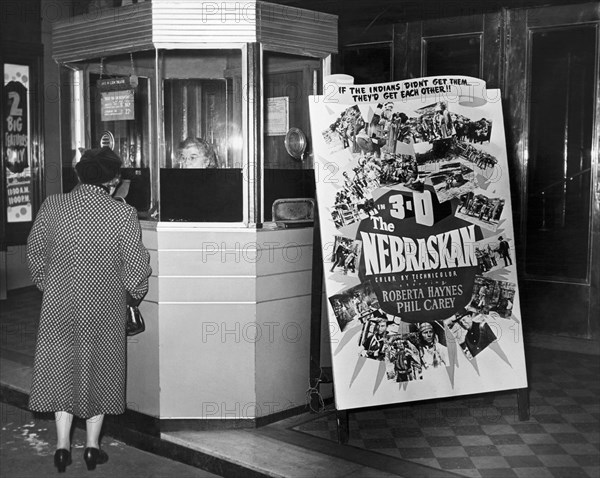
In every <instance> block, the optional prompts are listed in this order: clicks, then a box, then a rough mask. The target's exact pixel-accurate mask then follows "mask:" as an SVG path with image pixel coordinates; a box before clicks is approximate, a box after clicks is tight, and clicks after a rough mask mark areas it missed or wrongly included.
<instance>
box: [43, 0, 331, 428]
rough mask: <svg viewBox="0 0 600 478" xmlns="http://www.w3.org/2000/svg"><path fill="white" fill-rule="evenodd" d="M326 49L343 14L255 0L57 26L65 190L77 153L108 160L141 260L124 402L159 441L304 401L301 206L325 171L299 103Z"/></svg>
mask: <svg viewBox="0 0 600 478" xmlns="http://www.w3.org/2000/svg"><path fill="white" fill-rule="evenodd" d="M337 43H338V42H337V17H335V16H332V15H325V14H322V13H317V12H312V11H308V10H302V9H296V8H290V7H284V6H280V5H274V4H269V3H263V2H259V1H246V2H242V3H234V2H227V1H221V2H214V1H211V2H205V1H185V2H183V1H180V2H173V1H168V0H152V2H139V3H136V4H132V5H127V6H122V7H118V8H114V9H106V10H103V11H102V12H100V13H98V12H96V14H94V15H83V16H79V17H74V18H71V19H69V20H66V21H62V22H58V23H56V24H55V25H54V27H53V57H54V59H55V61H56V62H57V64H58V67H59V69H60V78H61V100H60V101H61V145H62V151H61V154H62V166H63V189H64V190H69V189H71V188H73V187H74V186H75V185H76V177H75V176H74V173H73V165H74V164H75V163H76V162H77V160H78V159H79V157H80V155H81V151H82V150H83V149H87V148H93V147H99V146H110V147H111V148H113V149H114V151H115V152H117V153H118V154H119V155H120V156H121V158H122V159H123V162H124V168H123V174H122V176H123V179H124V180H126V183H127V185H128V192H127V196H126V200H127V202H129V204H131V205H132V206H134V207H135V208H136V209H137V210H138V213H139V217H140V220H141V224H142V228H143V240H144V244H145V245H146V247H148V249H149V250H150V252H151V257H152V270H153V273H152V277H151V283H150V291H149V293H148V295H147V297H146V298H145V300H144V302H143V303H142V305H141V310H142V313H143V315H144V318H145V320H146V323H147V328H146V331H145V332H144V333H143V334H141V335H139V336H136V337H133V338H130V341H129V356H128V360H129V376H128V391H127V392H128V393H127V399H128V409H129V410H131V411H134V412H139V413H141V414H143V415H145V416H148V417H150V418H152V419H156V420H158V421H159V422H160V424H161V425H160V426H161V429H167V428H169V427H176V426H179V425H182V426H183V425H184V424H185V423H187V422H193V421H199V420H202V421H207V420H214V419H216V420H223V419H227V420H235V421H236V423H237V422H239V423H242V424H250V425H252V424H260V423H261V421H262V422H267V421H272V420H274V419H277V418H278V417H282V416H284V415H286V414H290V413H293V412H294V411H295V410H300V409H301V408H302V407H303V406H304V405H305V403H306V390H307V387H308V374H309V337H310V315H311V269H312V267H311V265H312V239H313V229H312V224H311V223H310V219H311V216H310V201H302V200H304V199H309V198H314V183H315V176H317V180H318V179H319V175H320V176H323V177H326V175H327V171H315V170H314V168H313V158H312V154H311V148H310V146H311V140H310V133H309V129H310V128H309V116H308V95H311V94H321V93H322V84H323V81H322V79H323V77H324V75H327V74H328V73H329V70H330V61H331V60H330V58H331V57H330V55H331V54H333V53H336V51H337ZM190 148H191V149H192V150H193V149H194V148H196V150H195V151H196V152H195V153H193V152H192V153H190V152H189V150H190ZM198 151H200V153H199V152H198ZM198 155H201V156H202V159H201V160H198V158H197V157H195V156H198ZM321 179H322V178H321ZM286 198H287V199H288V200H289V203H290V204H291V205H292V206H293V207H289V208H287V209H286V208H285V207H283V210H282V211H283V212H282V213H281V215H280V212H277V211H276V217H273V215H272V212H273V204H274V203H275V202H276V201H277V200H282V199H283V200H285V199H286ZM277 204H281V201H278V202H277ZM298 205H300V206H298ZM284 206H285V201H284ZM298 207H299V208H300V210H302V211H304V212H302V213H300V215H298ZM305 213H306V214H305ZM286 214H287V216H286ZM303 214H305V216H303ZM274 219H275V220H274ZM291 226H296V227H291ZM115 233H116V234H117V233H118V231H115Z"/></svg>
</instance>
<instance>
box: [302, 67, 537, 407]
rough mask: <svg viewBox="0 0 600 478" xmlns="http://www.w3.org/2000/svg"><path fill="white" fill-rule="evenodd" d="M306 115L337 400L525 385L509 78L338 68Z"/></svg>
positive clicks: (371, 400) (403, 398) (367, 401)
mask: <svg viewBox="0 0 600 478" xmlns="http://www.w3.org/2000/svg"><path fill="white" fill-rule="evenodd" d="M343 76H344V77H345V75H343ZM344 79H345V78H344ZM310 115H311V128H312V138H313V142H314V152H315V169H317V174H316V177H317V198H318V203H319V217H320V227H321V237H322V244H323V257H324V261H325V285H326V293H327V298H328V312H329V322H330V330H331V351H332V360H333V375H334V386H335V399H336V406H337V408H338V409H349V408H357V407H364V406H373V405H382V404H389V403H399V402H408V401H414V400H422V399H430V398H438V397H447V396H453V395H464V394H472V393H481V392H490V391H496V390H506V389H516V388H523V387H526V386H527V380H526V373H525V357H524V351H523V340H522V326H521V314H520V309H519V294H518V285H517V274H516V265H515V254H514V232H513V223H512V217H511V204H510V186H509V171H508V165H507V158H506V143H505V137H504V126H503V119H502V106H501V102H500V91H499V90H488V89H487V88H486V85H485V83H484V82H483V81H482V80H479V79H476V78H470V77H461V76H445V77H428V78H419V79H412V80H407V81H398V82H391V83H383V84H372V85H353V84H349V83H348V82H347V81H345V82H343V83H336V82H335V75H334V76H333V77H331V78H329V81H328V82H326V83H325V88H324V95H323V96H313V97H310ZM321 173H323V174H321Z"/></svg>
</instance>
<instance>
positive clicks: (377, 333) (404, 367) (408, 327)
mask: <svg viewBox="0 0 600 478" xmlns="http://www.w3.org/2000/svg"><path fill="white" fill-rule="evenodd" d="M515 292H516V284H514V283H511V282H506V281H499V280H494V279H490V278H486V277H483V276H477V277H476V278H475V282H474V288H473V294H472V297H471V299H470V301H469V304H468V305H467V306H466V307H465V308H463V309H461V310H460V311H458V312H457V313H455V314H454V315H452V316H451V317H448V318H447V319H444V320H439V321H432V322H419V323H414V324H409V323H406V322H402V320H401V318H400V317H398V316H395V315H392V314H388V313H386V312H385V311H383V310H382V309H381V307H380V303H379V301H378V299H377V295H376V294H375V291H374V289H373V286H372V284H371V283H370V282H369V281H367V282H365V283H362V284H360V285H357V286H354V287H351V288H349V289H347V290H344V291H342V292H341V293H339V294H336V295H334V296H332V297H330V299H329V301H330V303H331V305H332V307H333V311H334V314H335V317H336V320H337V322H338V325H339V326H340V330H341V331H344V330H345V329H346V328H347V327H348V325H349V324H351V323H356V324H361V332H360V337H359V342H358V343H359V346H360V355H361V356H362V357H365V358H368V359H372V360H377V361H384V362H385V367H386V377H387V378H388V379H389V380H394V381H396V382H406V381H411V380H422V379H423V378H426V376H427V374H428V373H429V371H431V370H433V369H436V368H438V367H450V366H452V365H453V364H451V363H450V361H449V360H448V344H447V342H448V340H452V341H453V342H455V343H456V344H457V345H458V346H459V347H460V349H461V350H462V351H463V353H464V354H465V357H466V358H467V359H469V360H472V359H473V358H474V357H476V356H477V355H478V354H479V353H481V352H482V351H483V350H485V349H486V348H487V347H488V346H489V345H490V344H491V343H492V342H494V341H495V340H496V339H497V337H496V334H495V333H494V331H493V329H492V327H490V323H491V322H494V321H495V320H496V319H508V318H511V314H512V306H513V302H514V296H515Z"/></svg>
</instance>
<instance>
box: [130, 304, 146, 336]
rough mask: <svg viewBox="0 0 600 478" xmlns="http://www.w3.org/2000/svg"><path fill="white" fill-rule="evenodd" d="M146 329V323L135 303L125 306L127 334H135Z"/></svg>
mask: <svg viewBox="0 0 600 478" xmlns="http://www.w3.org/2000/svg"><path fill="white" fill-rule="evenodd" d="M144 330H146V324H145V323H144V318H143V317H142V313H141V312H140V309H138V307H137V305H128V306H127V335H128V336H129V337H131V336H132V335H137V334H140V333H142V332H143V331H144Z"/></svg>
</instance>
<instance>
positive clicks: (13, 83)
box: [2, 63, 32, 223]
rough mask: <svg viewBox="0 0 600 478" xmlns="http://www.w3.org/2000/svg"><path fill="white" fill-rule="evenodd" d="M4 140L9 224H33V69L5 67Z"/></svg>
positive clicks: (3, 156) (3, 152)
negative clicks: (31, 110)
mask: <svg viewBox="0 0 600 478" xmlns="http://www.w3.org/2000/svg"><path fill="white" fill-rule="evenodd" d="M3 86H4V93H3V94H4V104H5V105H6V112H5V117H4V138H3V142H2V145H3V151H2V158H3V163H4V168H5V171H6V200H7V209H6V220H7V222H9V223H12V222H29V221H32V206H31V204H32V202H31V197H32V182H31V158H30V133H29V131H30V125H29V87H30V76H29V67H28V66H26V65H13V64H8V63H7V64H5V65H4V85H3Z"/></svg>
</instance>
